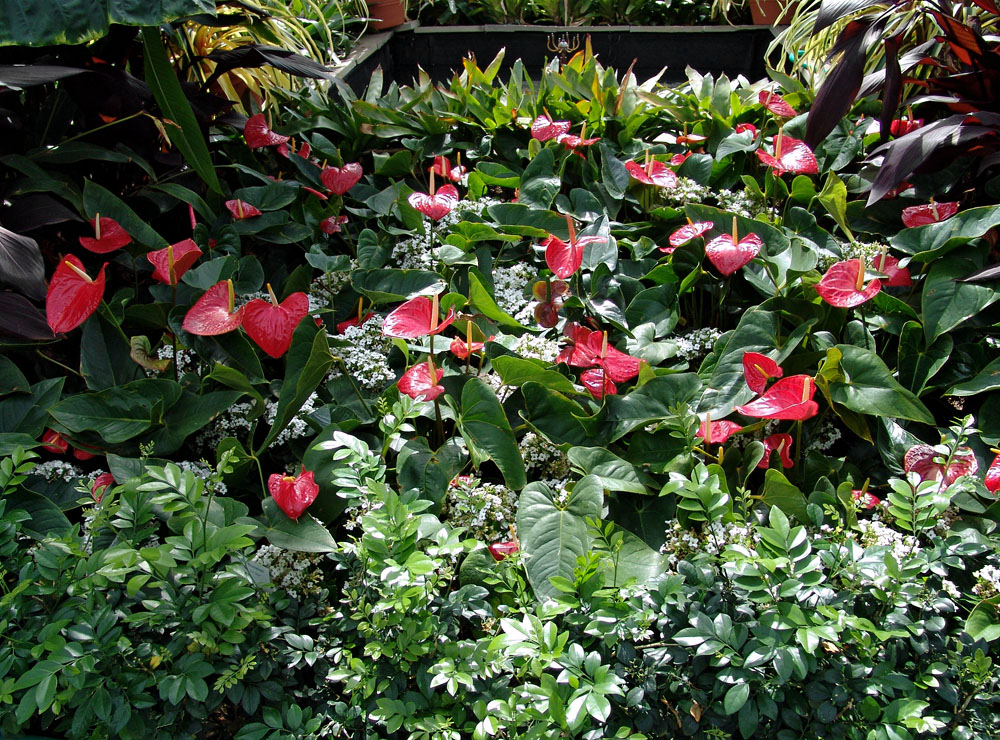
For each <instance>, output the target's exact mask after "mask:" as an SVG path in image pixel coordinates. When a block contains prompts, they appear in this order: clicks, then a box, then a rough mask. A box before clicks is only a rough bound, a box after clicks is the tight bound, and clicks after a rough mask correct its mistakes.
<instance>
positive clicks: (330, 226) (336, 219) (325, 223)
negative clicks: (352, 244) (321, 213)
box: [319, 216, 347, 234]
mask: <svg viewBox="0 0 1000 740" xmlns="http://www.w3.org/2000/svg"><path fill="white" fill-rule="evenodd" d="M346 223H347V216H329V217H328V218H324V219H323V220H322V221H320V222H319V230H320V231H322V232H323V233H324V234H336V233H338V232H339V231H340V227H341V226H343V225H344V224H346Z"/></svg>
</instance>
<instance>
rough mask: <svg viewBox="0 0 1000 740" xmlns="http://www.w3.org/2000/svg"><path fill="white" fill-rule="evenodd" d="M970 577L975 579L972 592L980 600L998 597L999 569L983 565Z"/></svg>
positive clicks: (999, 591)
mask: <svg viewBox="0 0 1000 740" xmlns="http://www.w3.org/2000/svg"><path fill="white" fill-rule="evenodd" d="M972 577H973V578H975V579H976V585H975V586H973V587H972V592H973V593H974V594H976V596H978V597H979V598H981V599H992V598H993V597H994V596H1000V568H997V567H996V566H995V565H985V566H983V567H982V568H980V569H979V570H977V571H976V572H975V573H973V574H972Z"/></svg>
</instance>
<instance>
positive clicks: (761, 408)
mask: <svg viewBox="0 0 1000 740" xmlns="http://www.w3.org/2000/svg"><path fill="white" fill-rule="evenodd" d="M815 395H816V383H815V381H813V379H812V378H811V377H810V376H808V375H792V376H790V377H788V378H782V379H781V380H779V381H778V382H777V383H775V384H774V385H772V386H771V387H770V388H769V389H768V390H767V392H766V393H764V395H762V396H761V397H760V398H758V399H756V400H755V401H751V402H750V403H748V404H746V405H745V406H737V407H736V410H737V411H738V412H739V413H741V414H743V415H744V416H752V417H754V418H757V419H786V420H791V421H803V420H805V419H809V418H811V417H813V416H815V415H816V413H817V412H818V411H819V404H817V403H816V402H815V401H814V400H813V396H815Z"/></svg>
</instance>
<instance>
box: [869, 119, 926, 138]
mask: <svg viewBox="0 0 1000 740" xmlns="http://www.w3.org/2000/svg"><path fill="white" fill-rule="evenodd" d="M923 125H924V119H923V118H912V119H911V118H894V119H893V120H892V122H891V123H890V124H889V133H891V134H892V135H893V136H906V135H907V134H908V133H910V132H911V131H916V130H917V129H918V128H920V127H921V126H923ZM869 133H871V132H869Z"/></svg>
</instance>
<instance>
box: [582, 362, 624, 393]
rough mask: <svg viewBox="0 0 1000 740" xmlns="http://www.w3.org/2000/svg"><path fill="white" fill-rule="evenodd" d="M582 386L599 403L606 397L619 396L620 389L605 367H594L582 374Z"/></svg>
mask: <svg viewBox="0 0 1000 740" xmlns="http://www.w3.org/2000/svg"><path fill="white" fill-rule="evenodd" d="M580 385H582V386H583V387H584V388H586V389H587V392H588V393H590V395H591V396H593V397H594V398H595V399H596V400H598V401H600V400H601V399H602V398H604V397H605V396H616V395H618V388H616V387H615V384H614V382H613V381H612V380H611V376H610V374H609V373H608V372H607V371H606V370H605V369H604V368H603V367H592V368H590V369H589V370H584V371H583V372H582V373H580Z"/></svg>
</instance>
